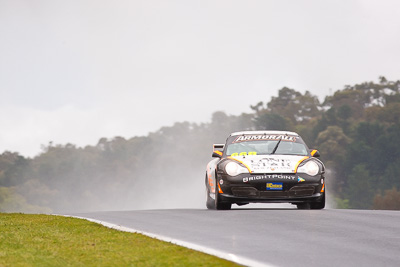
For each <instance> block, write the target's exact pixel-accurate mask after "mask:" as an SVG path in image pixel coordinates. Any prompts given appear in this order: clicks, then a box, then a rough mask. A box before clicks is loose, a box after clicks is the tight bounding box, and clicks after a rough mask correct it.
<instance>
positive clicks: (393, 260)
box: [69, 209, 400, 266]
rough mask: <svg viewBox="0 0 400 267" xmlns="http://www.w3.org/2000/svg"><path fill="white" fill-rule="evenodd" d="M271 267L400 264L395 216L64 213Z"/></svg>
mask: <svg viewBox="0 0 400 267" xmlns="http://www.w3.org/2000/svg"><path fill="white" fill-rule="evenodd" d="M69 215H74V216H80V217H86V218H92V219H97V220H101V221H105V222H109V223H113V224H117V225H121V226H125V227H130V228H134V229H136V230H139V231H144V232H149V233H153V234H158V235H162V236H166V237H170V238H174V239H178V240H182V241H186V242H190V243H195V244H198V245H202V246H206V247H209V248H212V249H217V250H221V251H225V252H227V253H233V254H235V255H238V256H242V257H246V258H249V259H252V260H255V261H257V262H260V263H265V264H266V265H275V266H400V212H399V211H365V210H335V209H325V210H321V211H318V210H296V209H233V210H230V211H212V210H201V209H193V210H191V209H181V210H179V209H178V210H146V211H112V212H94V213H80V214H69Z"/></svg>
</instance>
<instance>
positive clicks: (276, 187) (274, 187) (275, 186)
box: [267, 183, 283, 191]
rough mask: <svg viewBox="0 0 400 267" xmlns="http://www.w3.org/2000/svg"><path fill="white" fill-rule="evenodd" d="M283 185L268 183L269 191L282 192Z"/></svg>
mask: <svg viewBox="0 0 400 267" xmlns="http://www.w3.org/2000/svg"><path fill="white" fill-rule="evenodd" d="M282 189H283V183H267V190H277V191H282Z"/></svg>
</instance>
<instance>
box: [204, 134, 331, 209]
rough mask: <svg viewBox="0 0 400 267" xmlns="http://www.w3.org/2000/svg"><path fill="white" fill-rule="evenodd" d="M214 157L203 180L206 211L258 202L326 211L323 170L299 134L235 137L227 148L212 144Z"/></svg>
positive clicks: (240, 135) (229, 140) (315, 155)
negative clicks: (288, 204) (293, 205)
mask: <svg viewBox="0 0 400 267" xmlns="http://www.w3.org/2000/svg"><path fill="white" fill-rule="evenodd" d="M212 156H213V157H214V158H215V159H213V160H211V161H210V162H209V163H208V165H207V172H206V179H205V183H206V194H207V199H206V206H207V208H208V209H217V210H227V209H230V208H231V205H232V204H237V205H245V204H249V203H257V202H258V203H263V202H267V203H292V204H295V205H297V208H298V209H323V208H324V207H325V176H324V175H325V166H324V164H323V163H322V162H321V161H320V160H319V159H317V157H319V156H320V153H319V152H318V151H317V150H310V149H308V147H307V145H306V144H305V143H304V141H303V140H302V139H301V137H300V136H299V135H298V134H297V133H294V132H287V131H246V132H236V133H232V134H231V135H230V136H229V137H228V139H227V140H226V143H225V144H214V147H213V154H212Z"/></svg>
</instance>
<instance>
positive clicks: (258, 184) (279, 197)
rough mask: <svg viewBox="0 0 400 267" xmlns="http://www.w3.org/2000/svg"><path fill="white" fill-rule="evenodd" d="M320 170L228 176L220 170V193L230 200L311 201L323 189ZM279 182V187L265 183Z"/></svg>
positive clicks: (234, 201) (318, 195) (254, 201)
mask: <svg viewBox="0 0 400 267" xmlns="http://www.w3.org/2000/svg"><path fill="white" fill-rule="evenodd" d="M324 180H325V179H324V176H323V174H320V175H316V176H309V175H306V174H240V175H237V176H234V177H231V176H229V175H227V174H223V173H220V174H219V175H218V179H217V183H218V184H219V188H220V189H221V191H220V196H221V197H222V198H223V199H224V200H225V201H229V202H231V203H238V204H240V203H250V202H251V203H257V202H261V203H262V202H272V203H282V202H288V203H300V202H313V201H318V199H319V198H320V197H321V196H322V195H323V193H324V185H323V183H324ZM268 183H273V184H279V186H281V188H279V189H278V190H268V188H267V184H268Z"/></svg>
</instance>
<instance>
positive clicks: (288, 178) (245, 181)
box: [243, 174, 296, 183]
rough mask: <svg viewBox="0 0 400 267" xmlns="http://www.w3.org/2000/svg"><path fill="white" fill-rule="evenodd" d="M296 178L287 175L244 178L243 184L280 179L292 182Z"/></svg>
mask: <svg viewBox="0 0 400 267" xmlns="http://www.w3.org/2000/svg"><path fill="white" fill-rule="evenodd" d="M295 178H296V176H294V175H285V174H266V175H255V176H250V177H243V183H247V182H251V181H257V180H266V179H279V180H289V181H290V180H291V181H295Z"/></svg>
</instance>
